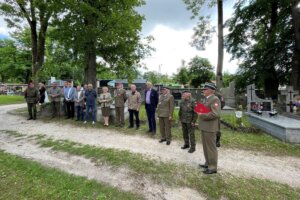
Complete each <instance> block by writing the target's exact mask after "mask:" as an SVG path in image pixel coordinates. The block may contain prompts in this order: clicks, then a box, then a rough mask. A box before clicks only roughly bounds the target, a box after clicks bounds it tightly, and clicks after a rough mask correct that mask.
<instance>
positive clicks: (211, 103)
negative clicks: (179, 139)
mask: <svg viewBox="0 0 300 200" xmlns="http://www.w3.org/2000/svg"><path fill="white" fill-rule="evenodd" d="M204 105H205V106H206V107H208V108H209V109H210V110H211V112H209V113H206V114H202V115H200V116H199V129H200V130H202V131H206V132H217V131H219V118H220V114H221V102H220V100H219V98H218V97H217V96H215V95H214V94H213V95H211V96H209V97H208V98H207V99H206V102H205V103H204Z"/></svg>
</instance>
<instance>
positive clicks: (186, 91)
mask: <svg viewBox="0 0 300 200" xmlns="http://www.w3.org/2000/svg"><path fill="white" fill-rule="evenodd" d="M182 93H191V91H190V90H184V91H183V92H182Z"/></svg>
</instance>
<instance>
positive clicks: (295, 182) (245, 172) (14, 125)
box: [0, 104, 300, 199]
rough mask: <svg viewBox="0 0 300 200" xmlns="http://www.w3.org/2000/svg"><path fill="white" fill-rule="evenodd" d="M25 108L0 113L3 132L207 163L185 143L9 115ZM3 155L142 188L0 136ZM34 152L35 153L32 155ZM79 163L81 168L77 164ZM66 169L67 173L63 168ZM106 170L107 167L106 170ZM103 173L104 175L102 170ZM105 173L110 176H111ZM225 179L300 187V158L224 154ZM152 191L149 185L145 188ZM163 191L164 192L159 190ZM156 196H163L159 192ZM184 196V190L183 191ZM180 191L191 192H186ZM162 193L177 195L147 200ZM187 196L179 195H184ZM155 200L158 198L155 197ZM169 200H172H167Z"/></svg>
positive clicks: (221, 155) (86, 164) (228, 151)
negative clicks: (184, 147) (188, 150)
mask: <svg viewBox="0 0 300 200" xmlns="http://www.w3.org/2000/svg"><path fill="white" fill-rule="evenodd" d="M24 106H25V105H24V104H23V105H7V106H1V107H0V130H12V131H17V132H19V133H22V134H26V135H28V136H29V135H36V134H43V135H45V136H47V137H52V138H53V139H65V140H70V141H74V142H78V143H81V144H89V145H94V146H98V147H103V148H115V149H118V150H128V151H130V152H132V153H142V154H144V155H145V156H148V157H149V158H151V159H161V160H164V161H167V162H175V163H181V164H186V165H190V166H192V167H195V170H198V169H197V165H198V164H199V163H202V162H203V152H202V146H201V144H197V150H196V152H195V153H193V154H188V153H186V152H185V151H183V150H181V149H180V146H181V143H180V142H176V141H174V142H172V143H171V145H170V146H166V145H163V144H160V143H158V141H157V140H154V139H152V138H149V137H147V136H141V135H125V134H121V133H118V132H117V131H115V130H112V129H109V128H108V129H96V128H79V127H74V126H71V125H68V124H67V125H65V124H62V123H44V122H41V121H39V120H37V121H27V120H26V119H25V118H24V117H22V116H16V115H11V114H7V111H9V110H13V109H16V108H20V107H24ZM0 136H1V137H0V149H3V150H6V151H7V152H9V153H13V154H17V155H21V156H23V157H26V158H30V159H32V160H36V161H38V162H41V163H43V164H46V165H48V166H53V167H57V168H60V169H64V170H65V171H68V172H70V173H74V174H78V175H82V176H86V177H90V178H93V179H96V180H99V181H102V182H105V183H109V184H111V185H114V186H118V187H120V188H123V189H124V188H125V190H126V188H127V190H133V188H135V187H137V186H136V185H132V184H131V183H132V182H134V181H133V179H132V178H129V177H126V175H124V176H123V177H122V176H121V175H120V177H118V173H119V174H122V173H121V172H117V173H116V176H117V178H120V179H121V180H124V181H125V180H127V182H126V181H125V183H124V182H123V181H121V183H118V182H117V181H116V180H117V179H114V180H111V179H110V178H109V177H110V175H109V173H111V171H109V167H108V168H107V169H105V170H107V175H106V176H105V175H102V173H101V175H100V174H97V173H95V175H94V176H91V175H90V174H89V173H88V171H89V170H88V169H90V168H91V170H97V167H95V166H93V167H91V165H92V164H91V163H89V161H88V160H85V159H82V158H77V157H74V156H71V157H69V156H66V155H65V156H63V154H56V156H55V154H54V153H53V152H52V153H51V151H49V150H41V149H39V147H37V146H34V145H33V144H30V142H23V143H21V144H20V141H18V140H14V139H12V138H11V137H7V136H4V133H1V132H0ZM30 149H31V150H30ZM76 160H78V162H79V163H82V164H79V165H78V166H77V167H73V168H72V167H71V166H74V165H72V163H74V162H76ZM60 166H61V167H60ZM104 168H105V166H104ZM101 170H102V169H101ZM105 170H104V171H105ZM218 172H219V173H222V172H228V173H232V174H233V175H235V176H241V177H255V178H259V179H268V180H272V181H275V182H279V183H285V184H288V185H290V186H292V187H300V158H295V157H287V156H284V157H279V156H278V157H272V156H266V155H261V154H260V153H259V152H249V151H244V150H236V149H226V148H220V149H219V171H218ZM143 184H145V185H147V184H146V183H143ZM156 187H158V188H156ZM155 190H160V192H157V191H155ZM177 190H178V189H177ZM180 190H186V189H184V188H181V189H180ZM151 193H158V194H159V195H162V196H163V197H164V198H167V197H168V195H170V194H173V195H176V194H177V193H175V194H174V191H172V190H171V189H168V188H165V189H163V190H162V189H161V188H160V189H159V186H153V191H148V190H145V191H144V194H145V196H148V197H149V198H148V199H151V198H150V196H151V195H149V194H151ZM187 193H188V194H191V195H194V196H197V198H199V197H200V194H198V193H197V192H196V191H192V192H187ZM180 194H182V193H178V195H180ZM184 198H189V199H193V197H184ZM153 199H155V197H153ZM167 199H168V198H167Z"/></svg>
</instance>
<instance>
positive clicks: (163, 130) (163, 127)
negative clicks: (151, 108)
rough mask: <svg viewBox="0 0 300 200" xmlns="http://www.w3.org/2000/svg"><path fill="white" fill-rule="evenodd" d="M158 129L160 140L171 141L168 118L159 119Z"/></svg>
mask: <svg viewBox="0 0 300 200" xmlns="http://www.w3.org/2000/svg"><path fill="white" fill-rule="evenodd" d="M159 129H160V134H161V139H165V140H167V141H171V138H172V135H171V120H170V119H169V117H159Z"/></svg>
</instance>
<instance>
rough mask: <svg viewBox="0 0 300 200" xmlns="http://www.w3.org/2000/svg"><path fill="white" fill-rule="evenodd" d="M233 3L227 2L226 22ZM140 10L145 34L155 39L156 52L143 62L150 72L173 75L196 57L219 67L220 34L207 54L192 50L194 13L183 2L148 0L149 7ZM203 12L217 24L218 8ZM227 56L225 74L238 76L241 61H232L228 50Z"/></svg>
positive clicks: (224, 66) (207, 49)
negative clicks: (236, 74) (236, 73)
mask: <svg viewBox="0 0 300 200" xmlns="http://www.w3.org/2000/svg"><path fill="white" fill-rule="evenodd" d="M233 3H234V1H232V0H228V1H225V3H224V22H225V20H226V19H228V18H230V16H231V15H232V12H233V9H232V7H233ZM138 11H139V12H140V13H142V14H143V15H145V18H146V20H145V21H144V23H143V30H142V34H143V35H144V36H147V35H152V36H153V37H154V38H155V40H154V42H153V43H152V44H151V46H152V47H154V48H155V49H156V51H155V52H153V53H152V55H151V56H150V57H147V58H145V59H144V60H143V61H142V62H143V63H145V64H146V66H147V68H148V70H151V71H157V72H161V73H162V74H168V75H172V74H173V73H176V72H177V70H178V68H180V66H181V63H182V60H185V61H186V63H188V62H189V61H190V60H191V58H193V57H195V56H200V57H203V58H207V59H208V60H209V61H210V62H211V63H212V65H213V66H214V67H216V66H217V58H218V38H217V35H216V34H215V35H214V37H213V40H212V43H210V44H208V45H207V46H206V50H205V51H198V50H196V49H195V48H194V47H191V45H190V42H191V41H192V35H193V27H194V26H195V25H196V21H193V20H191V19H190V17H191V13H190V11H188V10H187V9H186V7H185V4H184V3H183V1H182V0H146V5H144V6H143V7H142V8H140V9H139V10H138ZM203 12H204V13H209V14H211V17H212V24H213V25H217V8H216V7H214V8H211V9H204V10H203ZM224 33H226V30H224ZM224 53H225V54H224V65H223V69H224V71H228V72H230V73H235V72H236V69H237V66H238V64H237V63H238V62H237V61H236V60H234V61H231V62H230V58H231V56H230V54H228V53H226V51H224Z"/></svg>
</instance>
